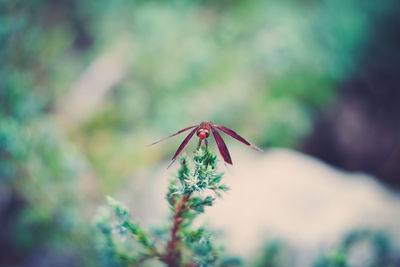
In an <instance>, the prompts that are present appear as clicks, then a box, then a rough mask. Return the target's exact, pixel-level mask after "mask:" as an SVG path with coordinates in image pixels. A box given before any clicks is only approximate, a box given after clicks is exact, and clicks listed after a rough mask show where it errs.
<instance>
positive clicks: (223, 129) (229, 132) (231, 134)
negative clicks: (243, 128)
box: [213, 125, 262, 151]
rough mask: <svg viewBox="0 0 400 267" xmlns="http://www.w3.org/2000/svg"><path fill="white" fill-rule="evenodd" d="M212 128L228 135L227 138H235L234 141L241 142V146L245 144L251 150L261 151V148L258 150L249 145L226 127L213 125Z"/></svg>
mask: <svg viewBox="0 0 400 267" xmlns="http://www.w3.org/2000/svg"><path fill="white" fill-rule="evenodd" d="M213 126H214V127H215V128H217V129H218V130H221V131H223V132H224V133H226V134H227V135H229V136H231V137H233V138H235V139H236V140H238V141H240V142H242V143H243V144H245V145H247V146H249V147H251V148H253V149H255V150H258V151H262V149H261V148H258V147H256V146H255V145H253V144H251V143H250V142H248V141H247V140H246V139H244V138H243V137H241V136H240V135H238V134H237V133H236V132H235V131H233V130H231V129H229V128H226V127H224V126H220V125H213Z"/></svg>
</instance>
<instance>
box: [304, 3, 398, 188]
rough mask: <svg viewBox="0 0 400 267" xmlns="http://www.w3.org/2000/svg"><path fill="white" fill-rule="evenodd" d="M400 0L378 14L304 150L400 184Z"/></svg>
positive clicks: (307, 139)
mask: <svg viewBox="0 0 400 267" xmlns="http://www.w3.org/2000/svg"><path fill="white" fill-rule="evenodd" d="M399 11H400V3H399V2H395V3H394V4H393V6H392V7H391V8H390V9H389V10H388V12H386V13H385V14H384V15H381V16H379V17H377V18H376V19H375V20H374V23H373V26H372V29H371V32H370V34H369V36H368V40H367V42H366V44H365V51H364V53H363V55H362V56H361V59H360V61H359V63H358V65H357V67H356V68H355V70H354V71H353V73H351V75H350V76H349V77H347V78H346V79H345V80H344V81H343V82H341V84H340V85H339V86H338V88H337V90H338V96H337V100H336V103H335V104H334V105H333V106H332V107H331V108H330V110H328V111H326V112H323V114H322V115H321V116H319V117H320V118H318V119H317V121H316V124H315V128H314V130H313V132H312V133H311V134H310V135H309V136H308V137H306V138H305V140H304V141H303V143H302V145H301V148H300V150H301V151H304V152H306V153H308V154H310V155H313V156H315V157H318V158H320V159H322V160H324V161H326V162H327V163H329V164H332V165H334V166H337V167H339V168H342V169H345V170H349V171H359V172H366V173H370V174H373V175H374V176H376V177H378V179H379V180H380V181H382V182H384V183H386V184H387V185H389V186H394V187H395V188H396V189H399V186H400V124H399V122H400V90H399V84H400V67H399V62H400V53H399V48H400V35H399V30H398V29H400V17H399Z"/></svg>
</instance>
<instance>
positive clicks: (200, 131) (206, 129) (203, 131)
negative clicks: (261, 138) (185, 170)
mask: <svg viewBox="0 0 400 267" xmlns="http://www.w3.org/2000/svg"><path fill="white" fill-rule="evenodd" d="M190 129H192V131H191V132H190V133H189V134H188V135H187V136H186V138H185V140H183V142H182V144H181V145H180V146H179V148H178V150H177V151H176V153H175V155H174V156H173V157H172V160H171V163H170V165H169V166H171V164H172V163H174V161H175V160H176V158H177V157H178V156H179V154H180V153H181V152H182V151H183V149H184V148H185V146H186V145H187V144H188V143H189V140H190V139H191V138H192V137H193V135H194V134H195V133H196V135H197V136H198V137H199V145H198V147H200V145H201V143H202V141H203V140H204V143H205V145H206V147H207V146H208V141H207V138H208V137H209V136H210V133H211V132H212V133H213V136H214V139H215V142H216V143H217V146H218V150H219V152H220V154H221V156H222V158H223V159H224V161H225V162H226V163H228V164H232V159H231V156H230V154H229V151H228V148H227V147H226V144H225V142H224V140H223V139H222V137H221V135H220V134H219V132H218V130H219V131H222V132H224V133H226V134H227V135H230V136H231V137H233V138H235V139H236V140H238V141H240V142H242V143H243V144H245V145H247V146H249V147H251V148H253V149H255V150H259V151H261V149H259V148H258V147H256V146H255V145H253V144H251V143H250V142H248V141H246V140H245V139H244V138H243V137H241V136H240V135H238V134H237V133H236V132H235V131H233V130H231V129H229V128H226V127H224V126H220V125H214V124H212V122H211V121H210V122H204V121H203V122H202V123H200V124H198V125H193V126H189V127H187V128H184V129H182V130H180V131H178V132H176V133H174V134H171V135H170V136H167V137H165V138H163V139H161V140H158V141H156V142H154V143H152V144H150V145H154V144H157V143H159V142H162V141H164V140H166V139H168V138H170V137H173V136H175V135H178V134H180V133H183V132H185V131H188V130H190ZM169 166H168V167H169Z"/></svg>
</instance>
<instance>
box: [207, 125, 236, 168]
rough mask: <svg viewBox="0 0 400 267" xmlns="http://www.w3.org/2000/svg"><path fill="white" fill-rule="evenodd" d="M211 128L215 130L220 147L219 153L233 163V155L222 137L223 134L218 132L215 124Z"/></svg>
mask: <svg viewBox="0 0 400 267" xmlns="http://www.w3.org/2000/svg"><path fill="white" fill-rule="evenodd" d="M211 130H212V132H213V135H214V139H215V142H216V143H217V146H218V149H219V153H220V154H221V156H222V158H223V159H224V161H225V162H226V163H228V164H231V165H232V160H231V156H230V155H229V150H228V148H227V147H226V144H225V142H224V140H223V139H222V137H221V135H220V134H219V133H218V131H217V130H216V128H215V127H213V125H211Z"/></svg>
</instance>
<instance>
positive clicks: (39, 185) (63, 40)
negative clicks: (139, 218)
mask: <svg viewBox="0 0 400 267" xmlns="http://www.w3.org/2000/svg"><path fill="white" fill-rule="evenodd" d="M399 12H400V5H399V1H397V0H388V1H372V0H371V1H356V0H336V1H314V0H293V1H277V0H276V1H275V0H269V1H261V0H244V1H239V0H236V1H235V0H222V1H207V0H202V1H201V0H197V1H183V0H180V1H178V0H176V1H156V0H154V1H153V0H151V1H134V0H129V1H128V0H113V1H109V0H96V1H94V0H93V1H92V0H85V1H78V0H70V1H68V0H35V1H18V0H2V1H1V2H0V265H2V266H55V267H57V266H99V265H100V264H101V256H100V255H99V251H98V250H96V246H97V243H98V242H97V241H96V230H95V229H94V227H93V217H94V216H95V213H96V209H97V207H98V206H100V205H102V204H104V199H105V196H106V195H118V193H119V192H121V190H122V189H123V188H124V187H125V186H126V185H127V184H129V183H130V182H132V181H134V180H135V179H136V177H138V176H139V175H140V174H141V173H143V172H148V171H149V170H151V169H152V168H154V166H159V164H162V166H163V167H164V166H166V163H165V160H167V159H168V158H169V157H170V156H171V155H172V153H173V152H174V151H175V149H176V147H177V145H178V144H179V141H180V140H181V139H182V138H183V137H180V138H179V137H178V138H176V140H175V139H174V140H171V141H169V142H165V143H163V144H162V145H158V146H157V147H156V148H154V147H152V148H148V147H147V146H146V144H148V143H151V142H152V141H154V140H156V139H158V138H160V137H163V136H166V135H168V134H170V133H172V132H174V131H176V130H179V129H181V128H184V127H186V126H189V125H193V124H196V123H199V122H201V121H203V120H205V121H213V122H216V123H218V124H222V125H226V126H228V127H230V128H232V129H235V130H236V131H237V132H239V133H240V134H242V135H243V136H245V137H246V138H248V139H249V140H251V141H252V142H253V143H255V144H257V145H258V146H259V147H261V148H263V149H265V150H266V151H268V150H269V149H271V148H274V147H279V148H288V149H293V150H298V151H300V152H302V153H306V154H309V155H311V156H315V157H317V158H319V159H321V160H322V161H324V162H326V163H328V164H331V165H332V166H335V167H337V168H339V169H342V170H345V171H351V172H354V171H355V172H362V173H366V174H370V175H372V176H373V177H374V179H376V181H378V182H379V183H380V184H381V185H383V188H385V189H384V190H387V191H388V193H389V194H392V195H394V196H395V197H398V196H397V194H398V193H397V190H398V186H399V184H400V178H399V177H400V142H399V140H400V139H399V137H400V123H399V122H400V120H399V119H400V90H399V89H400V88H399V84H400V83H399V81H400V66H399V62H400V52H399V48H400V34H399V30H398V29H399V28H400V17H399V16H398V14H399ZM233 142H234V141H232V142H231V141H228V145H229V144H231V143H233ZM193 143H195V142H193ZM194 147H195V144H191V145H190V147H189V149H188V150H189V151H190V149H192V148H194ZM212 147H213V145H212ZM214 148H215V146H214ZM242 149H247V148H246V147H243V148H242ZM237 153H240V152H237ZM237 153H236V155H237ZM266 153H268V152H266ZM233 159H234V162H235V164H236V163H237V164H240V163H239V162H238V161H235V158H233ZM249 172H250V173H251V169H249ZM154 175H155V174H154ZM136 185H137V186H140V185H141V183H136ZM140 190H143V191H145V190H147V189H146V187H143V188H140ZM131 197H132V199H133V200H134V199H135V196H134V195H132V196H131ZM221 201H223V200H221ZM132 202H133V203H132V205H135V203H134V202H135V201H132ZM367 236H368V234H367ZM350 237H351V236H350ZM389 238H390V237H389ZM385 240H386V239H385ZM378 241H379V240H378ZM384 244H386V243H384ZM279 247H280V246H279V244H277V243H271V244H270V245H268V246H267V247H266V249H265V253H264V254H265V255H264V256H265V257H267V258H268V257H269V258H268V259H271V258H273V257H274V256H271V255H275V254H276V253H277V252H276V251H278V250H279V249H278V248H279ZM274 253H275V254H274ZM285 253H288V252H285ZM284 255H286V254H284ZM335 255H336V254H335ZM385 255H386V254H385ZM286 256H287V257H288V258H290V257H291V256H290V255H286ZM280 257H282V255H281V256H280ZM337 257H339V258H340V255H339V256H337ZM268 259H267V260H268ZM273 259H274V260H270V263H271V264H276V265H271V266H280V265H277V264H279V260H276V258H273ZM397 260H398V258H397ZM321 262H323V261H321ZM392 263H393V262H392ZM397 263H399V262H397ZM321 264H322V263H321ZM393 264H396V263H393ZM321 266H322V265H321ZM392 266H395V265H392Z"/></svg>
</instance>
